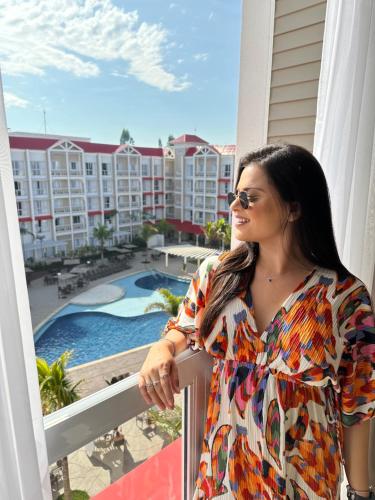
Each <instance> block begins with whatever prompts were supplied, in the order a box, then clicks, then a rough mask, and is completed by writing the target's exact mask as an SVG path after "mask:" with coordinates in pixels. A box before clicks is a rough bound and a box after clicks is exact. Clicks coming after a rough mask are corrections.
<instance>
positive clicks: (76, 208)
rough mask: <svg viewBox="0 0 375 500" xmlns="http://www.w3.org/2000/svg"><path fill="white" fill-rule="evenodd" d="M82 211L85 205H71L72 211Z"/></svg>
mask: <svg viewBox="0 0 375 500" xmlns="http://www.w3.org/2000/svg"><path fill="white" fill-rule="evenodd" d="M84 211H85V207H84V206H80V207H72V212H84Z"/></svg>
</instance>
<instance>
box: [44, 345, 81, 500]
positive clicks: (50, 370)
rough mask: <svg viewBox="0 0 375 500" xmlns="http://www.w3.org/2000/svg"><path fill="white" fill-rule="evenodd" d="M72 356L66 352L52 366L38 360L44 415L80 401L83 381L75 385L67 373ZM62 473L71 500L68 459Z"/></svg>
mask: <svg viewBox="0 0 375 500" xmlns="http://www.w3.org/2000/svg"><path fill="white" fill-rule="evenodd" d="M72 354H73V351H65V352H64V353H63V354H61V356H60V357H59V358H58V359H57V360H56V361H54V362H53V363H52V364H51V365H49V364H48V363H47V361H46V360H45V359H43V358H37V359H36V366H37V370H38V380H39V390H40V396H41V400H42V410H43V414H44V415H47V414H48V413H52V412H54V411H56V410H59V409H61V408H64V407H65V406H68V405H70V404H71V403H74V401H77V400H78V399H79V395H78V392H77V386H78V385H79V384H80V383H81V382H82V380H80V381H79V382H77V383H76V384H75V385H73V383H72V382H71V381H70V380H69V378H68V375H67V373H66V365H67V364H68V362H69V360H70V358H71V357H72ZM62 472H63V482H64V499H65V500H71V498H72V491H71V488H70V479H69V464H68V457H64V458H63V459H62Z"/></svg>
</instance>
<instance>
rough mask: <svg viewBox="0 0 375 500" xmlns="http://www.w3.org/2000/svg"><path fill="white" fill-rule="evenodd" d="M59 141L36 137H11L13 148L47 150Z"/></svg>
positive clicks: (10, 143)
mask: <svg viewBox="0 0 375 500" xmlns="http://www.w3.org/2000/svg"><path fill="white" fill-rule="evenodd" d="M57 142H58V140H57V139H40V138H36V137H35V138H34V137H12V136H10V137H9V145H10V147H11V149H38V150H45V149H48V148H50V147H51V146H53V145H54V144H56V143H57Z"/></svg>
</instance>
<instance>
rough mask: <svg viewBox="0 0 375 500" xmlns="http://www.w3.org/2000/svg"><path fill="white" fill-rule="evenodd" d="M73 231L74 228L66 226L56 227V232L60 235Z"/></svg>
mask: <svg viewBox="0 0 375 500" xmlns="http://www.w3.org/2000/svg"><path fill="white" fill-rule="evenodd" d="M71 230H72V228H71V226H69V225H66V226H63V225H59V226H56V232H58V233H66V232H68V231H71Z"/></svg>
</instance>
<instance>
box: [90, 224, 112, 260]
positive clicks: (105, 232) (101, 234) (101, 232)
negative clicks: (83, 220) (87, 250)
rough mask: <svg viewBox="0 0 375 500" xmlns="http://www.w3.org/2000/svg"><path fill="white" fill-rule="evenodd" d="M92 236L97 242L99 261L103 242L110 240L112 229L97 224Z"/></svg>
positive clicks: (102, 253)
mask: <svg viewBox="0 0 375 500" xmlns="http://www.w3.org/2000/svg"><path fill="white" fill-rule="evenodd" d="M92 234H93V236H94V238H95V239H97V240H98V241H99V246H100V253H101V259H102V260H103V255H104V246H105V242H106V241H107V240H109V239H111V238H112V234H113V229H112V228H108V227H107V226H106V225H105V224H98V225H97V226H96V227H94V231H93V233H92Z"/></svg>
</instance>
